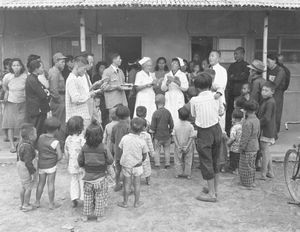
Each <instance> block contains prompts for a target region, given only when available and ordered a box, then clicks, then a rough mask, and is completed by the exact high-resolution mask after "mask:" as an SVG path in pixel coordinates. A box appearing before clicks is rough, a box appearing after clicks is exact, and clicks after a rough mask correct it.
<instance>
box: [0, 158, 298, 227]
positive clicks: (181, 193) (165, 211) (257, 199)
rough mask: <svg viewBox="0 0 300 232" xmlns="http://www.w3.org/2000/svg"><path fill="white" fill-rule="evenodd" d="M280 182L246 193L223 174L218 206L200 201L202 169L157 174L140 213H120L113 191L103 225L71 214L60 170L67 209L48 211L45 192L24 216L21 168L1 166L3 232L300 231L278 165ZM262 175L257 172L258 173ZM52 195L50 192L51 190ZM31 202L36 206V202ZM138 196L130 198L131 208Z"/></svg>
mask: <svg viewBox="0 0 300 232" xmlns="http://www.w3.org/2000/svg"><path fill="white" fill-rule="evenodd" d="M275 171H276V179H275V180H273V181H266V182H262V181H260V180H257V182H256V183H257V188H256V189H255V190H251V191H249V190H245V189H243V188H242V187H240V186H239V185H237V183H238V177H237V176H234V175H232V174H222V176H221V185H220V190H219V201H218V202H217V203H204V202H199V201H197V200H195V197H196V196H197V195H198V193H199V191H200V190H201V189H202V186H204V185H205V182H204V181H203V179H202V177H201V174H200V171H199V169H194V170H193V178H192V179H191V180H186V179H175V178H174V169H169V170H163V169H161V170H153V175H152V184H151V186H146V185H144V184H143V186H142V190H141V199H142V201H144V203H145V204H144V205H143V206H142V207H141V208H139V209H134V208H133V207H130V208H128V209H123V208H119V207H118V206H117V205H116V203H117V202H118V201H120V200H121V199H122V198H121V193H120V192H119V193H114V192H111V194H110V199H109V207H108V210H107V212H106V217H105V220H104V221H103V222H100V223H97V222H96V221H95V220H90V221H89V222H87V223H84V222H82V221H80V213H81V209H82V208H81V207H79V208H77V209H72V208H71V206H70V198H69V179H70V176H69V175H68V173H67V170H66V169H65V168H64V167H63V166H62V165H60V167H59V170H58V174H57V181H56V201H57V202H58V203H60V204H62V206H61V207H60V208H58V209H56V210H53V211H50V210H48V208H47V206H48V196H47V192H45V193H46V194H45V193H44V195H43V198H42V208H40V209H37V210H34V211H32V212H27V213H24V212H21V211H20V210H19V209H18V206H19V180H18V178H17V173H16V166H15V165H14V164H11V165H2V166H0V176H2V178H1V179H0V196H1V197H0V231H2V232H18V231H22V232H26V231H30V232H41V231H43V232H48V231H51V232H52V231H55V232H58V231H72V230H70V229H66V228H64V227H68V226H71V227H73V228H74V229H73V231H77V232H79V231H80V232H87V231H110V232H113V231H122V232H126V231H130V232H131V231H135V232H139V231H155V232H160V231H182V232H183V231H205V232H207V231H213V232H218V231H262V232H263V231H276V232H277V231H284V232H288V231H300V208H299V207H298V206H294V205H289V204H287V201H289V200H290V198H289V195H288V192H287V189H286V186H285V183H284V180H283V165H282V163H277V164H275ZM257 176H258V173H257ZM46 191H47V190H46ZM34 194H35V192H34ZM34 198H35V197H34V196H33V197H32V201H33V200H34ZM132 204H133V196H131V197H130V205H132Z"/></svg>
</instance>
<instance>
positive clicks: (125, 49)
mask: <svg viewBox="0 0 300 232" xmlns="http://www.w3.org/2000/svg"><path fill="white" fill-rule="evenodd" d="M113 52H118V53H119V54H120V55H121V58H122V60H123V61H122V65H121V68H122V70H123V71H124V73H126V70H127V69H128V63H133V62H135V61H136V60H138V59H140V58H141V56H142V38H141V37H137V36H106V37H104V56H105V57H104V58H105V60H106V61H108V62H109V55H110V54H111V53H113Z"/></svg>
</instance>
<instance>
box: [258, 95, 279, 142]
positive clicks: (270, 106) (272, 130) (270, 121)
mask: <svg viewBox="0 0 300 232" xmlns="http://www.w3.org/2000/svg"><path fill="white" fill-rule="evenodd" d="M258 118H259V120H260V127H261V136H263V137H266V138H270V139H272V138H273V139H275V138H276V133H277V131H276V103H275V100H274V98H273V97H270V98H267V99H263V101H262V102H261V105H260V107H259V110H258Z"/></svg>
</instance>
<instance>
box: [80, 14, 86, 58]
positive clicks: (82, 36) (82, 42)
mask: <svg viewBox="0 0 300 232" xmlns="http://www.w3.org/2000/svg"><path fill="white" fill-rule="evenodd" d="M79 16H80V51H81V52H85V51H86V39H85V17H84V13H83V12H82V11H79Z"/></svg>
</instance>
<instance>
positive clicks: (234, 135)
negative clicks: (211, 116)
mask: <svg viewBox="0 0 300 232" xmlns="http://www.w3.org/2000/svg"><path fill="white" fill-rule="evenodd" d="M243 117H244V113H243V112H242V111H241V110H238V109H235V110H233V113H232V127H231V129H230V137H229V140H228V141H227V145H228V146H229V148H230V151H229V160H230V166H229V169H230V171H232V173H233V174H237V173H238V168H239V160H240V153H239V146H240V140H241V136H242V119H243Z"/></svg>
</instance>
